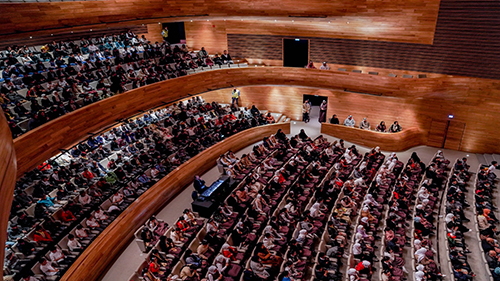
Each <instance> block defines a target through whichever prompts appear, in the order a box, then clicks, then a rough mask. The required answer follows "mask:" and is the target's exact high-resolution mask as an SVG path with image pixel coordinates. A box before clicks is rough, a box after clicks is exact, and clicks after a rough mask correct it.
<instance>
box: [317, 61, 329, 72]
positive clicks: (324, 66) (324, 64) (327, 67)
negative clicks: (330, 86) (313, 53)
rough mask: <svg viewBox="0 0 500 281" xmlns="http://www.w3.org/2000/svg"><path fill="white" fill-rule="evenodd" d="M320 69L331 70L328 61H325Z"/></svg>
mask: <svg viewBox="0 0 500 281" xmlns="http://www.w3.org/2000/svg"><path fill="white" fill-rule="evenodd" d="M319 69H321V70H330V66H329V65H328V64H327V63H326V61H324V62H323V64H321V66H320V67H319Z"/></svg>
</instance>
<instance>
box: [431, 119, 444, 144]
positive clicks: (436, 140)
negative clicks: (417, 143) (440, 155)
mask: <svg viewBox="0 0 500 281" xmlns="http://www.w3.org/2000/svg"><path fill="white" fill-rule="evenodd" d="M447 124H448V123H447V121H441V120H440V121H438V120H432V121H431V127H430V129H429V133H428V136H429V137H428V141H427V145H430V146H435V147H442V146H443V142H444V135H445V132H446V126H447Z"/></svg>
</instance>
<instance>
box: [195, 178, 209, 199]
mask: <svg viewBox="0 0 500 281" xmlns="http://www.w3.org/2000/svg"><path fill="white" fill-rule="evenodd" d="M193 186H194V189H195V190H196V191H197V192H198V193H200V194H201V193H203V191H205V190H206V189H207V186H206V185H205V181H204V180H202V179H201V178H200V176H198V175H196V176H194V182H193Z"/></svg>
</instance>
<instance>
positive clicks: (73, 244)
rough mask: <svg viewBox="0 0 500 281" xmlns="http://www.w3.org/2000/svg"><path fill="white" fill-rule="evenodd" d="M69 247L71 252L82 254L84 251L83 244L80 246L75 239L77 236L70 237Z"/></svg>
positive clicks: (70, 235)
mask: <svg viewBox="0 0 500 281" xmlns="http://www.w3.org/2000/svg"><path fill="white" fill-rule="evenodd" d="M67 246H68V249H69V250H70V251H71V252H82V251H83V247H82V244H80V242H78V240H77V239H76V238H75V236H74V235H73V234H69V235H68V245H67Z"/></svg>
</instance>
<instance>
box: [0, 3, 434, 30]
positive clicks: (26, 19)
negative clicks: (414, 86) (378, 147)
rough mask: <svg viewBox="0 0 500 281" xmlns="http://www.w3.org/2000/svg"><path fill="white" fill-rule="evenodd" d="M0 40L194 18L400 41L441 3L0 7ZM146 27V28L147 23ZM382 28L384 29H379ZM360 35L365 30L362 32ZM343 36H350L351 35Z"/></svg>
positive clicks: (424, 26)
mask: <svg viewBox="0 0 500 281" xmlns="http://www.w3.org/2000/svg"><path fill="white" fill-rule="evenodd" d="M0 7H1V8H0V9H1V10H2V17H1V18H0V24H2V29H1V30H0V35H4V34H5V35H6V34H14V33H20V32H27V31H36V30H46V29H53V28H64V27H66V28H67V27H75V26H85V25H97V24H116V23H119V22H120V21H121V22H129V23H134V21H142V22H138V23H154V22H165V21H167V20H168V21H178V20H179V19H180V18H184V20H186V19H196V18H198V17H200V18H204V17H211V18H214V17H219V18H220V19H223V18H228V19H229V18H230V17H237V20H240V18H241V17H243V18H245V19H252V18H253V19H255V18H267V19H272V20H274V19H277V18H283V19H290V17H313V18H319V19H324V20H327V21H328V20H331V21H335V20H339V21H344V20H345V21H346V22H347V21H356V20H357V19H358V20H359V21H360V26H361V27H363V28H366V31H365V33H367V34H369V33H370V32H374V30H373V26H374V25H377V26H383V27H384V28H386V29H390V30H392V31H394V32H398V34H400V36H401V37H406V38H408V37H409V36H408V35H407V34H408V33H411V34H412V35H414V36H417V37H418V36H421V35H420V34H421V33H429V34H432V32H433V29H434V23H435V20H436V16H437V9H438V7H439V0H425V1H419V0H408V1H405V0H393V1H384V0H374V1H362V0H358V1H350V0H336V1H329V0H310V1H296V0H280V1H279V3H275V2H269V1H268V0H253V1H248V0H233V1H226V0H183V1H161V0H136V1H128V0H101V1H70V2H42V3H22V4H21V3H16V4H1V6H0ZM148 20H149V22H144V21H148ZM377 23H382V24H377ZM361 30H363V29H361ZM346 32H351V31H350V30H349V29H347V30H346Z"/></svg>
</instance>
